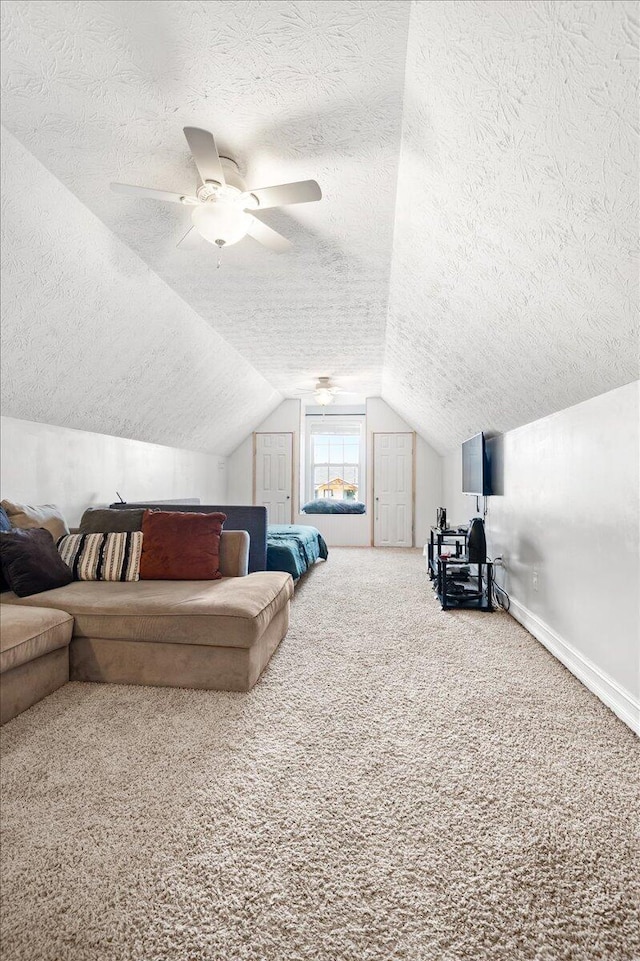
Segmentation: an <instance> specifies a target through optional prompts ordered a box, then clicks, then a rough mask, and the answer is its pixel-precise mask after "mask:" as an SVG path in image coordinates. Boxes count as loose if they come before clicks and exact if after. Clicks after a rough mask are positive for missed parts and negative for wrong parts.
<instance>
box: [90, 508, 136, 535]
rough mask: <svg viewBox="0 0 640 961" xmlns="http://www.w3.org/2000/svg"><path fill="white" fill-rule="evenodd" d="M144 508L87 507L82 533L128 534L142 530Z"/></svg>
mask: <svg viewBox="0 0 640 961" xmlns="http://www.w3.org/2000/svg"><path fill="white" fill-rule="evenodd" d="M143 514H144V508H143V507H138V508H132V509H131V510H121V511H119V510H115V508H113V509H112V508H109V507H87V509H86V511H85V512H84V514H83V515H82V520H81V521H80V527H79V528H78V533H80V534H127V533H129V531H141V530H142V515H143Z"/></svg>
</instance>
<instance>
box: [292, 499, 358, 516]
mask: <svg viewBox="0 0 640 961" xmlns="http://www.w3.org/2000/svg"><path fill="white" fill-rule="evenodd" d="M365 510H366V508H365V505H364V504H363V503H362V501H347V500H342V499H341V498H340V499H338V498H336V499H335V500H333V498H331V497H318V498H317V499H316V500H313V501H307V503H306V504H303V506H302V509H301V513H302V514H364V512H365Z"/></svg>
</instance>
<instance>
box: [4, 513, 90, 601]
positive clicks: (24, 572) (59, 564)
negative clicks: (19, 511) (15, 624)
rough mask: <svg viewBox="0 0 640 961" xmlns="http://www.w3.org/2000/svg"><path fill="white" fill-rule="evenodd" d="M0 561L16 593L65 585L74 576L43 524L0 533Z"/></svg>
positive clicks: (29, 592) (40, 591)
mask: <svg viewBox="0 0 640 961" xmlns="http://www.w3.org/2000/svg"><path fill="white" fill-rule="evenodd" d="M0 564H1V565H2V573H3V575H4V577H5V580H6V581H7V583H8V584H9V587H10V588H11V590H12V591H13V592H14V593H15V594H17V595H18V597H28V596H29V595H31V594H41V593H42V591H50V590H53V589H54V588H55V587H65V586H66V585H67V584H70V583H71V581H72V580H73V574H72V573H71V568H70V567H69V566H68V565H67V564H65V562H64V561H63V560H62V558H61V557H60V555H59V554H58V551H57V550H56V545H55V542H54V540H53V537H52V536H51V534H50V533H49V531H47V530H44V529H43V528H36V529H35V530H26V531H25V530H13V531H8V532H6V533H0Z"/></svg>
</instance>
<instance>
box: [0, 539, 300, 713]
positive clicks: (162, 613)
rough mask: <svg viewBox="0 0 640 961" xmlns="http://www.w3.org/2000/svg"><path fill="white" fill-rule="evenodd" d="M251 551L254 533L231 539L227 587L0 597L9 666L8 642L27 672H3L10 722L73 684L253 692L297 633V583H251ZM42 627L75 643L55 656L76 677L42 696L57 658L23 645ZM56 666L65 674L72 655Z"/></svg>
mask: <svg viewBox="0 0 640 961" xmlns="http://www.w3.org/2000/svg"><path fill="white" fill-rule="evenodd" d="M248 551H249V536H248V534H247V533H246V532H245V531H225V532H223V534H222V537H221V541H220V570H221V572H222V575H223V576H222V579H221V580H217V581H134V582H128V583H120V582H117V583H114V582H105V581H74V582H73V583H71V584H69V585H67V586H66V587H60V588H56V589H55V590H52V591H45V592H43V593H42V594H34V595H31V596H30V597H22V598H21V597H16V595H15V594H13V593H12V592H7V593H5V594H2V595H0V621H1V625H2V632H1V633H0V636H1V637H2V656H3V659H4V654H5V650H4V648H5V637H6V643H7V645H8V646H7V652H8V651H10V650H14V651H16V652H17V651H18V650H19V651H21V652H22V654H21V655H20V656H21V657H22V660H21V662H20V663H18V661H19V660H20V658H19V657H18V654H17V653H15V654H14V655H11V656H10V655H7V659H6V666H5V661H4V660H3V662H2V665H0V666H1V667H2V673H1V674H0V700H2V701H4V699H5V691H7V692H9V691H11V692H12V693H11V694H7V705H6V711H5V710H4V705H3V711H2V722H3V723H4V721H5V720H9V718H10V717H14V716H15V714H17V713H20V711H23V710H25V709H26V707H29V706H30V705H31V704H33V703H35V702H36V701H37V700H39V699H40V697H44V696H45V695H46V694H48V693H50V692H51V690H55V687H58V686H60V684H61V683H64V682H65V681H66V680H69V679H70V680H78V681H110V682H113V683H118V684H151V685H159V686H168V687H189V688H205V689H209V690H225V691H248V690H250V689H251V688H252V687H253V685H254V684H255V683H256V681H257V680H258V678H259V677H260V674H261V673H262V671H263V670H264V668H265V667H266V665H267V664H268V662H269V659H270V658H271V655H272V654H273V652H274V651H275V650H276V648H277V647H278V644H279V643H280V641H281V640H282V638H283V637H284V636H285V634H286V632H287V628H288V625H289V608H290V599H291V596H292V594H293V581H292V579H291V577H290V575H289V574H284V573H281V572H276V571H260V572H257V573H255V574H248V575H246V576H242V575H244V574H246V570H247V558H248ZM18 611H19V612H20V613H18ZM21 617H22V618H23V619H22V620H21ZM37 618H40V619H41V622H42V625H45V624H49V623H50V624H51V629H52V630H53V629H54V628H55V629H56V630H59V631H60V632H63V633H64V634H65V636H66V634H69V637H70V642H69V640H67V641H66V644H65V643H62V642H61V643H60V644H59V646H57V647H55V651H64V652H66V665H67V667H66V671H67V673H66V676H64V677H63V676H62V674H61V673H59V672H58V673H56V674H55V676H54V675H52V676H50V677H49V676H48V675H47V678H46V679H45V680H46V681H47V683H45V682H44V681H43V685H40V686H39V685H38V684H36V683H35V681H34V671H35V667H34V664H35V661H36V660H37V658H38V657H40V656H42V654H45V655H48V654H49V653H51V652H52V651H53V648H51V649H48V650H47V651H46V652H45V647H46V643H45V642H44V641H43V642H42V644H41V645H40V646H38V644H31V646H29V642H28V640H25V641H24V643H21V642H20V641H19V638H18V635H19V632H20V631H21V630H22V631H23V633H24V634H25V637H26V634H27V633H28V632H29V631H35V630H36V629H37V625H36V619H37ZM54 621H55V624H54ZM5 624H6V625H7V629H6V630H5ZM63 625H64V628H63ZM47 629H48V628H47ZM42 630H43V632H44V630H45V628H44V626H43V627H42ZM57 637H58V639H60V638H62V633H60V634H58V635H57ZM51 643H52V644H53V643H54V642H53V641H51ZM56 644H57V642H56ZM31 651H33V656H30V652H31ZM12 658H13V660H12ZM56 658H57V662H60V664H62V662H63V661H64V658H65V653H59V654H56ZM60 664H59V665H58V666H60ZM28 665H31V666H28ZM45 674H46V671H45ZM56 680H57V681H58V682H59V683H55V681H56ZM39 690H41V691H43V692H44V693H41V694H40V696H35V695H36V694H37V692H38V691H39Z"/></svg>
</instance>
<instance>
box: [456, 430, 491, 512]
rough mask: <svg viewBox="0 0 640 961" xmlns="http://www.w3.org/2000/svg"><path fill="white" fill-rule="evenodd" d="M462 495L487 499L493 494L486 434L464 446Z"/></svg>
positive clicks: (478, 436)
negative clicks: (473, 495)
mask: <svg viewBox="0 0 640 961" xmlns="http://www.w3.org/2000/svg"><path fill="white" fill-rule="evenodd" d="M462 493H463V494H475V495H476V497H487V496H488V495H489V494H490V493H491V470H490V464H489V458H488V456H487V445H486V442H485V437H484V434H476V435H475V437H470V438H469V440H466V441H465V442H464V444H463V445H462Z"/></svg>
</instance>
